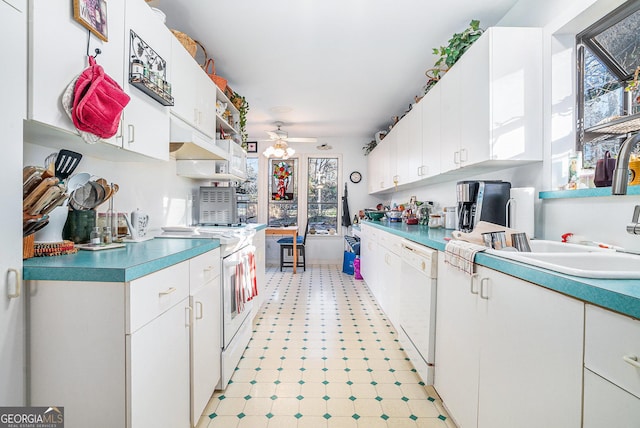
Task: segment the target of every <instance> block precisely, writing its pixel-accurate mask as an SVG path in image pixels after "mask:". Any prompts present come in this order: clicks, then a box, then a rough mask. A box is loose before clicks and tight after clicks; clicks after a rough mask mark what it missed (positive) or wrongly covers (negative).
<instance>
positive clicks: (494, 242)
mask: <svg viewBox="0 0 640 428" xmlns="http://www.w3.org/2000/svg"><path fill="white" fill-rule="evenodd" d="M482 239H483V241H484V246H485V247H489V248H493V249H494V250H502V249H503V248H505V247H506V246H507V236H506V233H505V231H504V230H500V231H497V232H485V233H483V234H482Z"/></svg>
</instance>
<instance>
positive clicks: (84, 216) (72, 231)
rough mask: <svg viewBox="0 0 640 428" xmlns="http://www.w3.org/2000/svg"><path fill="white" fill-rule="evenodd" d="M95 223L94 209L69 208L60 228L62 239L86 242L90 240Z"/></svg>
mask: <svg viewBox="0 0 640 428" xmlns="http://www.w3.org/2000/svg"><path fill="white" fill-rule="evenodd" d="M95 224H96V212H95V211H94V210H82V211H76V210H69V215H68V216H67V221H66V222H65V224H64V227H63V228H62V239H66V240H69V241H73V242H74V243H75V244H86V243H88V242H89V241H90V238H91V231H92V230H93V228H94V227H95Z"/></svg>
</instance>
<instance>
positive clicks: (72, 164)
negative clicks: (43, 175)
mask: <svg viewBox="0 0 640 428" xmlns="http://www.w3.org/2000/svg"><path fill="white" fill-rule="evenodd" d="M80 159H82V155H81V154H80V153H77V152H72V151H71V150H65V149H62V150H60V151H59V152H58V157H57V158H56V177H57V178H58V179H60V181H62V180H66V179H67V178H68V177H69V176H70V175H71V174H72V173H73V171H75V169H76V168H77V167H78V164H79V163H80Z"/></svg>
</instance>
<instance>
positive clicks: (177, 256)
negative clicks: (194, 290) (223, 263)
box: [23, 239, 220, 282]
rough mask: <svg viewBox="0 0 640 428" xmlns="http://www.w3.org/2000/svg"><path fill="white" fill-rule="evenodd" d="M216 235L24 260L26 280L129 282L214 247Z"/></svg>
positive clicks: (149, 242)
mask: <svg viewBox="0 0 640 428" xmlns="http://www.w3.org/2000/svg"><path fill="white" fill-rule="evenodd" d="M219 246H220V243H219V241H218V240H217V239H152V240H149V241H144V242H132V243H127V244H126V246H125V247H123V248H113V249H109V250H102V251H85V250H79V251H78V253H77V254H69V255H64V256H53V257H34V258H31V259H27V260H25V261H24V262H23V278H24V279H25V280H51V281H96V282H126V281H132V280H134V279H136V278H140V277H142V276H145V275H148V274H150V273H153V272H155V271H158V270H160V269H164V268H166V267H169V266H171V265H174V264H176V263H180V262H183V261H185V260H188V259H190V258H192V257H195V256H198V255H200V254H203V253H206V252H207V251H211V250H213V249H216V248H218V247H219Z"/></svg>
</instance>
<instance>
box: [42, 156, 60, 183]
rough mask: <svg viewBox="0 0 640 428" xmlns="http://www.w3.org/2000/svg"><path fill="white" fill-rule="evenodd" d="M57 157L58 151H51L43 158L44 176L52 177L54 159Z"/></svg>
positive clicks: (53, 173) (54, 166)
mask: <svg viewBox="0 0 640 428" xmlns="http://www.w3.org/2000/svg"><path fill="white" fill-rule="evenodd" d="M57 158H58V152H53V153H51V154H50V155H49V156H47V157H46V158H44V171H43V174H44V178H48V177H53V176H54V175H55V173H56V159H57Z"/></svg>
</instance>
